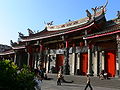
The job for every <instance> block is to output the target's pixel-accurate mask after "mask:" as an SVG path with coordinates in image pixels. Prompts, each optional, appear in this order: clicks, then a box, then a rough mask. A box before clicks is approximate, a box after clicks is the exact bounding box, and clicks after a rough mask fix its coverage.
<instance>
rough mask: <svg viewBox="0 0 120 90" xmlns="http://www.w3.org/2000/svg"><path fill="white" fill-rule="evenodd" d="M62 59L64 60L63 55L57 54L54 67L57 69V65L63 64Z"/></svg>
mask: <svg viewBox="0 0 120 90" xmlns="http://www.w3.org/2000/svg"><path fill="white" fill-rule="evenodd" d="M63 61H64V55H57V57H56V69H57V71H59V69H60V68H59V67H60V66H63Z"/></svg>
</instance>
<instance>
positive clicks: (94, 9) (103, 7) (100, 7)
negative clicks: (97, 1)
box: [91, 0, 108, 17]
mask: <svg viewBox="0 0 120 90" xmlns="http://www.w3.org/2000/svg"><path fill="white" fill-rule="evenodd" d="M107 4H108V0H106V3H105V5H102V6H99V7H97V6H96V7H95V8H91V9H92V10H93V12H94V17H95V16H96V13H97V12H99V11H100V10H102V13H104V11H105V8H106V6H107Z"/></svg>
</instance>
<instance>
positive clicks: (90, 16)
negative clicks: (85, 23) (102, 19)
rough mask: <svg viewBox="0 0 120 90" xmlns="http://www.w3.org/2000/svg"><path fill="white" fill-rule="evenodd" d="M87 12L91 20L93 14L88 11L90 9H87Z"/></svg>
mask: <svg viewBox="0 0 120 90" xmlns="http://www.w3.org/2000/svg"><path fill="white" fill-rule="evenodd" d="M86 13H87V17H88V18H89V20H91V17H92V15H91V13H90V12H89V11H88V9H87V10H86Z"/></svg>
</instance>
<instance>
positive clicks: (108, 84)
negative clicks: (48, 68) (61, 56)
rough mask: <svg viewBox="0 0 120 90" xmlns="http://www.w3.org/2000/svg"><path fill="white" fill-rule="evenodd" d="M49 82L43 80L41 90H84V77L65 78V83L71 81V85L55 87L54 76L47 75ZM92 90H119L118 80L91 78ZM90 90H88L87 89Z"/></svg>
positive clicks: (119, 81) (69, 76) (63, 84)
mask: <svg viewBox="0 0 120 90" xmlns="http://www.w3.org/2000/svg"><path fill="white" fill-rule="evenodd" d="M48 76H49V77H50V78H51V80H43V82H42V84H41V85H42V90H84V88H85V84H86V77H84V76H71V75H68V76H65V79H66V80H67V81H70V80H73V81H74V82H73V83H62V85H61V86H57V85H56V75H55V74H54V75H52V74H51V75H48ZM91 84H92V87H93V90H120V80H119V79H118V78H114V79H109V80H100V79H99V78H98V77H91ZM88 90H90V89H88Z"/></svg>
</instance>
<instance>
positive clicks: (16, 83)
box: [0, 60, 35, 90]
mask: <svg viewBox="0 0 120 90" xmlns="http://www.w3.org/2000/svg"><path fill="white" fill-rule="evenodd" d="M33 79H34V73H33V72H31V71H30V69H29V68H28V67H27V66H25V65H24V66H23V68H22V69H21V70H18V67H17V66H16V65H15V64H14V62H11V61H10V60H3V61H0V88H3V89H5V90H33V88H34V86H35V82H34V81H33Z"/></svg>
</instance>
